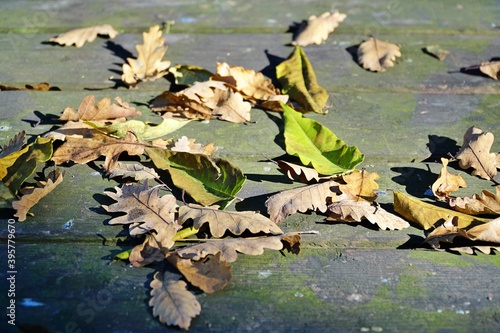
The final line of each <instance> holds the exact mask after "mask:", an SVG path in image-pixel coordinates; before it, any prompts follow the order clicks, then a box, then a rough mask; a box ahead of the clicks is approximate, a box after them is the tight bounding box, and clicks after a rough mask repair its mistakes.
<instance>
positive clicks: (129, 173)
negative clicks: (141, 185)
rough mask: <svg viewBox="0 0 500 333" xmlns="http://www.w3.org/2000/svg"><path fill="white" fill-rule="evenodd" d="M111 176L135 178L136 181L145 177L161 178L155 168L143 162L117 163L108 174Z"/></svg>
mask: <svg viewBox="0 0 500 333" xmlns="http://www.w3.org/2000/svg"><path fill="white" fill-rule="evenodd" d="M108 177H109V178H116V177H122V178H127V177H131V178H134V179H135V180H136V181H140V180H144V179H160V175H158V173H156V171H155V169H153V168H148V167H146V166H144V165H142V164H139V163H134V164H124V163H121V162H118V163H116V166H115V168H114V169H113V170H112V171H111V173H110V174H109V175H108Z"/></svg>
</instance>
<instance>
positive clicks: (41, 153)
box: [0, 134, 52, 194]
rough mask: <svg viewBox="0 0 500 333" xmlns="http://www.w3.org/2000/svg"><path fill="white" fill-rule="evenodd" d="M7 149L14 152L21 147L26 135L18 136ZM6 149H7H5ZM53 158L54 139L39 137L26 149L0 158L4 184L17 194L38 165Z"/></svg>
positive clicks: (0, 170) (0, 173)
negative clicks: (14, 149)
mask: <svg viewBox="0 0 500 333" xmlns="http://www.w3.org/2000/svg"><path fill="white" fill-rule="evenodd" d="M13 140H14V141H12V140H11V144H12V146H11V144H9V146H8V147H10V148H6V149H8V150H12V149H13V148H14V147H15V148H17V147H19V144H21V142H20V140H22V141H24V134H21V135H19V134H18V136H16V137H15V138H14V139H13ZM4 148H5V147H4ZM51 156H52V139H47V138H42V137H37V138H36V140H35V141H34V142H32V143H30V144H29V145H27V146H25V147H24V148H22V149H20V150H18V151H14V152H11V153H10V154H8V155H7V156H3V157H1V158H0V175H3V177H2V182H3V183H4V185H5V186H7V187H8V188H9V190H10V191H11V193H13V194H16V193H17V191H18V190H19V189H20V188H21V185H22V184H23V183H24V182H25V181H26V179H28V178H29V177H30V176H31V175H32V174H33V173H34V172H35V169H36V167H37V163H45V162H47V161H48V160H49V159H50V157H51Z"/></svg>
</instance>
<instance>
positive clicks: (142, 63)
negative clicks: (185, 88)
mask: <svg viewBox="0 0 500 333" xmlns="http://www.w3.org/2000/svg"><path fill="white" fill-rule="evenodd" d="M142 39H143V44H139V45H136V46H135V48H136V50H137V59H133V58H127V62H128V63H124V64H123V75H122V81H123V82H125V83H126V84H128V85H129V86H130V87H135V86H136V85H137V84H138V83H139V82H143V81H152V80H156V79H159V78H161V77H162V76H164V75H166V74H167V73H168V72H167V69H168V67H170V61H162V59H163V56H164V55H165V52H167V46H166V45H165V38H164V37H163V32H162V30H161V29H160V26H159V25H154V26H152V27H150V28H149V31H148V32H143V33H142Z"/></svg>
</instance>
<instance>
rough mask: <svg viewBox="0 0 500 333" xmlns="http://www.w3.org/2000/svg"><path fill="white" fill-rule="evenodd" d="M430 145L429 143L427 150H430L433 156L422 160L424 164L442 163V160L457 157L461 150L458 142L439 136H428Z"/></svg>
mask: <svg viewBox="0 0 500 333" xmlns="http://www.w3.org/2000/svg"><path fill="white" fill-rule="evenodd" d="M427 137H428V139H429V143H427V148H428V149H429V151H430V153H431V156H429V157H427V158H426V159H424V160H422V162H436V163H441V158H447V159H450V158H451V157H453V156H455V155H456V154H457V153H458V151H459V150H460V146H459V145H458V144H457V141H455V140H453V139H451V138H448V137H445V136H439V135H434V134H432V135H428V136H427Z"/></svg>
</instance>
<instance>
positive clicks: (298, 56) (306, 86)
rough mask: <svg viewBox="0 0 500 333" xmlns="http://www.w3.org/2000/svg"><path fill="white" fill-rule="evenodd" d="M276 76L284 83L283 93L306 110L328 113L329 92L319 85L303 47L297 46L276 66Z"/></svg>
mask: <svg viewBox="0 0 500 333" xmlns="http://www.w3.org/2000/svg"><path fill="white" fill-rule="evenodd" d="M276 77H277V78H278V80H279V81H280V83H281V85H282V89H281V90H282V92H283V94H288V95H289V96H290V98H291V99H292V100H294V101H296V102H298V103H299V104H300V105H301V107H302V109H304V111H306V112H307V111H314V112H316V113H326V112H325V111H324V109H325V105H326V102H327V101H328V92H327V91H326V90H325V89H323V88H322V87H321V86H320V85H319V83H318V80H317V79H316V74H315V73H314V70H313V67H312V65H311V63H310V62H309V60H308V59H307V56H306V54H305V52H304V50H303V49H302V47H300V46H295V49H294V51H293V52H292V54H291V55H290V56H289V57H288V58H287V59H286V60H284V61H283V62H282V63H280V64H279V65H278V66H276Z"/></svg>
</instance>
